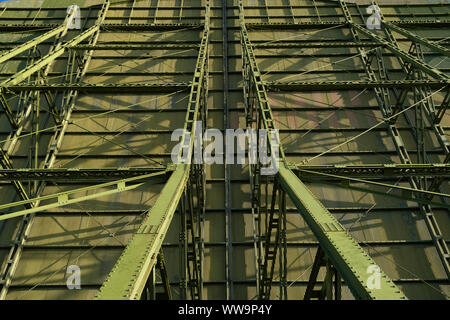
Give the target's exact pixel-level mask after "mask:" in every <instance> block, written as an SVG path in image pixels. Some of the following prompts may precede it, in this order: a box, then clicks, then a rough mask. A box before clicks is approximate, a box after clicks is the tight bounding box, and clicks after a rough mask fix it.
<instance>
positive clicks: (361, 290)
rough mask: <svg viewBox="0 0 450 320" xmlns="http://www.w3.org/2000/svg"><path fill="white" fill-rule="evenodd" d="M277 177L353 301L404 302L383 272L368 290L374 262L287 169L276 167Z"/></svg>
mask: <svg viewBox="0 0 450 320" xmlns="http://www.w3.org/2000/svg"><path fill="white" fill-rule="evenodd" d="M278 177H279V179H280V183H281V185H282V186H283V189H284V190H285V191H286V193H287V194H288V195H289V197H290V199H291V200H292V202H293V203H294V205H295V206H296V207H297V209H298V210H299V212H300V214H301V215H302V217H303V219H305V221H306V222H307V223H308V225H309V227H310V228H311V230H312V231H313V233H314V235H315V236H316V237H317V240H319V242H320V245H321V248H322V249H323V250H324V251H325V252H326V254H327V256H328V257H329V258H330V259H331V260H332V261H333V265H334V266H335V268H336V269H337V270H339V274H340V275H341V276H342V278H343V279H344V280H345V282H346V283H347V285H348V286H349V287H350V289H351V292H352V293H353V295H354V296H355V298H357V299H381V300H393V299H400V300H404V299H406V297H405V295H404V294H403V293H402V292H401V291H400V290H399V289H398V288H397V287H396V286H395V284H394V283H393V282H392V280H391V279H389V278H388V277H387V276H386V275H385V274H384V273H383V272H382V275H381V279H380V280H381V285H380V288H379V289H371V288H369V287H368V285H367V279H368V276H369V275H368V273H367V271H368V270H369V268H371V267H372V266H374V265H375V266H376V264H375V262H374V261H373V260H372V259H371V258H370V256H369V255H368V254H367V253H366V252H365V251H364V250H363V249H362V248H361V247H360V246H359V245H358V243H357V242H356V241H355V240H353V238H352V237H351V236H350V235H349V233H348V232H347V231H346V229H345V228H344V227H343V226H342V225H341V224H340V223H339V222H338V221H337V220H336V219H335V218H334V217H333V216H332V215H331V213H330V212H329V211H328V210H327V209H326V208H325V207H324V206H323V205H322V204H321V203H320V202H319V201H318V200H317V198H316V197H315V196H314V195H313V193H312V192H311V191H310V190H309V189H308V188H307V187H306V186H305V185H304V184H303V183H302V182H301V181H300V179H299V178H298V177H297V176H296V175H295V174H294V173H293V172H292V171H291V170H290V169H288V168H287V167H285V166H284V165H282V164H280V168H279V173H278Z"/></svg>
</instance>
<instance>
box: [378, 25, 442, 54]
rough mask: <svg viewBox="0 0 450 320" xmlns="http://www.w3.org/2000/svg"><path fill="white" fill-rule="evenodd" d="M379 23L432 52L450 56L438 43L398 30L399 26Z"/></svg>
mask: <svg viewBox="0 0 450 320" xmlns="http://www.w3.org/2000/svg"><path fill="white" fill-rule="evenodd" d="M381 22H382V23H383V25H385V26H387V27H388V28H389V29H391V30H393V31H395V32H398V33H400V34H401V35H402V36H404V37H406V38H408V39H409V40H412V41H414V42H417V43H420V44H423V45H424V46H426V47H428V48H430V49H433V50H435V51H437V52H439V53H441V54H443V55H445V56H450V50H449V49H447V48H444V47H443V46H441V45H440V44H438V43H435V42H432V41H430V40H428V39H426V38H423V37H421V36H419V35H417V34H415V33H412V32H410V31H408V30H405V29H403V28H400V27H399V26H396V25H395V24H393V23H390V22H388V21H385V20H381Z"/></svg>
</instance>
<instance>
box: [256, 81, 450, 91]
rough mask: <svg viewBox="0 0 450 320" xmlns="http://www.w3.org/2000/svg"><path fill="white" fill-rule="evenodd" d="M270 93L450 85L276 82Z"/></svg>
mask: <svg viewBox="0 0 450 320" xmlns="http://www.w3.org/2000/svg"><path fill="white" fill-rule="evenodd" d="M265 85H266V87H267V89H268V90H270V91H296V90H298V91H303V90H304V91H328V90H363V89H366V88H369V89H374V88H384V89H393V88H399V89H407V88H419V87H429V88H432V89H442V88H445V87H446V86H447V85H448V84H447V83H446V82H445V81H442V80H425V79H421V80H412V79H410V80H354V81H352V80H349V81H290V82H283V81H276V82H266V83H265Z"/></svg>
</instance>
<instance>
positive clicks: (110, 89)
mask: <svg viewBox="0 0 450 320" xmlns="http://www.w3.org/2000/svg"><path fill="white" fill-rule="evenodd" d="M190 86H191V84H190V83H188V82H175V83H169V82H168V83H106V84H103V83H101V84H89V83H72V84H65V83H63V84H59V83H58V84H27V83H24V84H17V85H12V86H8V90H9V91H12V92H21V91H47V92H48V91H52V92H54V91H56V92H57V91H66V90H77V91H81V92H90V93H115V92H121V93H123V92H127V93H134V92H143V93H152V92H176V91H181V90H187V89H189V88H190Z"/></svg>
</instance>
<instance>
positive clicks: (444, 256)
mask: <svg viewBox="0 0 450 320" xmlns="http://www.w3.org/2000/svg"><path fill="white" fill-rule="evenodd" d="M338 1H339V4H340V6H341V9H342V11H343V13H344V16H345V19H346V22H347V24H348V26H349V28H350V31H351V33H352V36H353V39H354V41H360V38H359V34H358V32H361V33H362V34H364V35H366V36H368V37H369V38H371V39H372V40H374V41H376V42H377V43H379V44H381V45H383V47H385V48H386V49H388V50H389V51H391V52H393V53H394V54H395V55H396V56H397V57H398V58H399V60H400V63H401V64H402V66H403V69H404V70H407V71H406V72H407V74H408V78H409V77H410V76H411V77H414V73H413V72H411V71H412V70H413V67H416V68H417V70H420V71H422V72H424V73H426V74H428V75H430V76H432V77H434V78H437V79H439V80H442V81H445V82H447V83H450V81H449V80H450V77H448V76H447V75H445V74H444V73H442V72H441V71H439V70H438V69H436V68H434V67H432V66H430V65H428V64H426V63H425V62H423V61H422V60H420V59H418V58H416V57H415V56H413V55H411V54H410V53H407V52H404V51H403V50H402V49H400V48H399V47H398V44H397V42H396V40H395V38H393V36H392V35H391V34H390V33H389V32H388V36H389V37H390V40H391V41H387V40H385V39H384V38H382V37H380V36H379V35H377V34H375V33H373V32H371V31H369V30H367V29H365V28H363V27H361V26H359V25H356V24H355V23H354V22H353V19H352V17H351V15H350V12H349V9H348V6H347V3H346V2H345V1H342V0H338ZM372 3H373V4H376V2H375V1H372ZM358 51H359V53H360V57H361V61H362V63H363V65H364V68H365V70H366V74H367V75H368V76H369V77H370V78H371V79H372V78H374V79H376V76H375V74H374V72H373V70H372V68H371V60H369V59H368V57H367V54H366V53H365V50H364V49H363V48H359V49H358ZM377 62H378V69H379V72H380V77H384V78H387V77H388V75H387V72H386V69H385V67H384V62H383V58H382V56H381V53H380V55H379V56H378V57H377ZM405 62H408V63H409V64H410V66H409V67H405V66H404V63H405ZM374 91H375V94H376V95H375V97H376V99H377V102H378V105H379V107H380V111H381V112H382V114H383V116H384V117H385V118H390V117H392V114H393V112H392V108H391V103H390V100H389V92H384V91H383V89H381V91H380V89H379V88H378V89H377V88H375V89H374ZM404 91H406V90H404ZM399 100H400V99H399ZM419 107H421V105H419ZM419 107H417V108H419ZM422 121H423V120H422ZM388 132H389V134H390V135H391V138H392V141H393V143H394V145H395V147H396V149H397V152H398V156H399V158H400V161H401V162H402V163H403V164H411V163H412V161H411V159H410V156H409V154H408V152H407V151H406V148H405V145H404V142H403V139H402V137H401V135H400V133H399V131H398V129H397V127H396V126H395V124H394V123H390V124H389V125H388ZM421 181H422V179H418V178H417V177H410V178H409V183H410V185H411V188H412V189H416V190H418V189H420V188H421V187H422V183H421ZM415 201H417V202H419V203H420V202H422V204H421V205H420V210H421V213H422V215H423V217H424V220H425V223H426V225H427V227H428V230H429V232H430V236H431V238H432V239H433V242H434V244H435V247H436V250H437V252H438V254H439V257H440V259H441V261H442V264H443V267H444V269H445V271H446V273H447V276H448V277H449V278H450V263H449V260H450V254H449V251H448V248H447V244H446V243H445V241H444V240H443V237H442V233H441V231H440V228H439V226H438V224H437V221H436V218H435V216H434V213H433V211H432V208H431V205H430V204H429V203H428V202H426V201H422V200H421V198H420V197H416V199H415ZM438 205H439V204H438ZM441 206H445V205H441Z"/></svg>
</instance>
